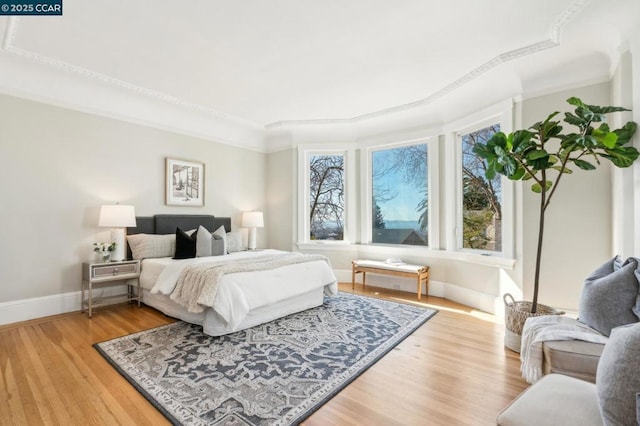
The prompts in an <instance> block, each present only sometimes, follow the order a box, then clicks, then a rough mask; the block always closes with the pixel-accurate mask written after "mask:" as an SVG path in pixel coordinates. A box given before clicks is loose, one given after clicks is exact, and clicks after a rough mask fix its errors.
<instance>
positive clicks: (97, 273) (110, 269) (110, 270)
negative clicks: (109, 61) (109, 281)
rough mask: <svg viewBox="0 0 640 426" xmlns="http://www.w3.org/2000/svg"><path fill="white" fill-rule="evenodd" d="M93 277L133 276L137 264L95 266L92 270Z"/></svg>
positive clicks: (136, 269)
mask: <svg viewBox="0 0 640 426" xmlns="http://www.w3.org/2000/svg"><path fill="white" fill-rule="evenodd" d="M92 272H93V277H96V278H97V277H105V276H117V275H124V274H135V273H137V272H138V263H126V264H124V265H123V264H119V265H105V266H95V267H94V268H93V269H92Z"/></svg>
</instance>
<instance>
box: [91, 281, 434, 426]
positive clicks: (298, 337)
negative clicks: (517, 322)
mask: <svg viewBox="0 0 640 426" xmlns="http://www.w3.org/2000/svg"><path fill="white" fill-rule="evenodd" d="M436 312H437V311H436V310H432V309H425V308H420V307H417V306H412V305H405V304H400V303H395V302H390V301H385V300H380V299H373V298H369V297H363V296H356V295H352V294H348V293H339V294H338V295H337V296H334V297H329V298H325V303H324V304H323V305H321V306H319V307H317V308H313V309H309V310H307V311H303V312H300V313H297V314H293V315H289V316H287V317H284V318H280V319H277V320H274V321H271V322H269V323H266V324H262V325H260V326H256V327H253V328H251V329H248V330H243V331H239V332H236V333H233V334H229V335H226V336H221V337H211V336H208V335H206V334H204V333H203V332H202V327H200V326H197V325H193V324H187V323H185V322H176V323H173V324H168V325H165V326H161V327H158V328H154V329H151V330H146V331H142V332H139V333H135V334H131V335H128V336H124V337H119V338H117V339H113V340H109V341H107V342H102V343H97V344H95V345H94V346H95V347H96V349H97V350H98V351H99V352H100V353H101V354H102V355H103V356H104V357H105V358H106V359H107V360H108V361H109V362H110V363H111V364H112V365H113V366H114V367H115V368H116V369H117V370H118V371H119V372H120V373H121V374H122V375H123V376H124V377H125V378H126V379H127V380H128V381H129V382H130V383H131V384H132V385H133V386H135V387H136V389H138V391H140V392H141V393H142V394H143V395H144V396H145V397H146V398H147V399H148V400H149V401H150V402H151V403H152V404H153V405H155V406H156V408H158V409H159V410H160V411H161V412H162V413H163V414H164V415H165V416H166V417H167V419H169V420H170V421H171V422H172V423H174V424H185V425H186V424H188V425H205V424H206V425H290V424H298V423H300V422H301V421H302V420H304V419H305V418H307V417H308V416H310V415H311V414H312V413H313V412H314V411H315V410H317V409H318V408H320V407H321V406H322V404H324V403H325V402H327V401H328V400H329V399H331V398H332V397H333V396H334V395H336V394H337V393H338V392H339V391H340V390H341V389H343V388H344V387H345V386H347V385H348V384H349V383H350V382H352V381H353V380H354V379H355V378H356V377H358V376H359V375H360V374H362V372H364V371H365V370H366V369H367V368H369V367H370V366H371V365H373V364H374V363H375V362H376V361H378V360H379V359H380V358H381V357H382V356H384V355H385V354H386V353H387V352H389V351H390V350H391V349H392V348H394V347H395V346H396V345H397V344H398V343H400V342H401V341H402V340H403V339H404V338H406V337H407V336H409V335H410V334H411V333H412V332H413V331H415V330H416V329H417V328H418V327H420V326H421V325H422V324H423V323H425V322H426V321H427V320H428V319H429V318H431V317H432V316H433V315H435V314H436Z"/></svg>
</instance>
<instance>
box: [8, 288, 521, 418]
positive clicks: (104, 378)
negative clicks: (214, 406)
mask: <svg viewBox="0 0 640 426" xmlns="http://www.w3.org/2000/svg"><path fill="white" fill-rule="evenodd" d="M340 289H341V291H345V292H352V291H351V284H348V285H347V284H341V285H340ZM355 293H357V294H363V292H362V291H361V290H359V289H358V286H356V291H355ZM365 293H366V294H367V295H370V296H374V297H382V298H386V299H390V300H397V301H402V302H409V303H415V304H419V305H423V306H428V307H432V308H436V309H439V310H440V312H439V313H438V314H437V315H436V316H435V317H433V318H432V319H430V320H429V321H427V323H426V324H424V325H423V326H422V327H421V328H420V329H418V330H417V331H416V332H415V333H414V334H413V335H411V336H409V337H408V338H407V339H406V340H404V341H403V342H402V343H400V345H398V346H397V347H396V348H395V349H394V350H392V351H391V352H390V353H389V354H387V355H386V356H385V357H384V358H383V359H381V360H380V361H379V362H377V363H376V364H375V365H374V366H372V367H371V368H370V369H369V370H367V371H366V372H365V373H363V374H362V375H361V376H360V377H358V378H357V379H356V380H355V381H354V382H353V383H351V384H350V385H349V386H348V387H347V388H345V389H344V390H343V391H342V392H340V393H339V394H338V395H336V396H335V397H334V398H333V399H331V400H330V401H329V402H328V403H326V404H325V405H324V406H323V407H322V408H321V409H320V410H318V411H316V412H315V413H314V414H313V415H312V416H311V417H309V418H308V419H307V420H306V421H305V422H304V424H305V425H491V424H495V416H496V414H497V413H498V412H499V411H500V410H501V409H502V407H504V406H505V405H506V404H507V403H508V402H509V401H511V400H512V399H513V398H514V397H515V396H517V395H518V394H519V393H520V392H521V391H522V390H523V389H524V388H525V387H526V386H527V384H526V383H525V381H524V380H523V379H522V378H521V377H520V372H519V366H520V361H519V359H518V355H517V354H515V353H514V352H511V351H510V350H508V349H505V348H504V347H503V333H504V332H503V325H501V324H496V323H495V318H494V317H493V316H491V315H488V314H484V313H481V312H477V311H474V310H473V309H471V308H468V307H466V306H463V305H459V304H456V303H453V302H450V301H447V300H444V299H441V298H436V297H426V298H423V299H422V301H421V302H417V299H416V295H415V294H411V293H403V292H397V291H391V290H383V289H378V288H375V287H370V286H367V289H366V292H365ZM172 321H173V319H171V318H168V317H165V316H164V315H163V314H161V313H159V312H158V311H156V310H154V309H152V308H149V307H146V306H143V307H142V308H138V307H137V306H135V305H134V304H130V305H127V304H125V305H118V306H113V307H107V308H102V309H99V310H96V311H95V312H94V316H93V318H92V319H91V320H89V319H88V318H87V316H86V314H84V315H83V314H81V313H79V312H77V313H71V314H65V315H59V316H55V317H48V318H43V319H38V320H33V321H28V322H24V323H19V324H12V325H8V326H2V327H0V378H1V379H2V380H1V381H0V424H3V425H5V424H6V425H40V424H43V425H50V424H61V425H75V424H82V425H115V424H121V425H133V424H135V425H162V424H168V422H167V421H166V419H165V418H164V417H163V416H162V414H160V413H159V412H158V411H157V410H156V409H155V408H154V407H153V406H152V405H151V404H150V403H149V402H148V401H147V400H146V399H145V398H144V397H143V396H141V395H140V394H139V393H138V392H137V391H136V390H135V389H134V388H133V387H132V386H131V385H130V384H129V383H128V382H127V381H126V380H125V379H124V378H123V377H122V376H120V374H119V373H118V372H117V371H116V370H115V369H113V368H112V367H111V366H110V365H109V364H108V363H107V362H106V361H105V360H104V359H103V358H102V356H100V355H99V354H98V352H97V351H96V350H95V349H94V348H93V347H92V344H93V343H96V342H101V341H104V340H109V339H112V338H114V337H118V336H123V335H126V334H129V333H133V332H136V331H139V330H145V329H148V328H152V327H156V326H159V325H162V324H167V323H170V322H172Z"/></svg>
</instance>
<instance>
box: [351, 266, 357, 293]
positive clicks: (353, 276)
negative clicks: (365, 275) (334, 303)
mask: <svg viewBox="0 0 640 426" xmlns="http://www.w3.org/2000/svg"><path fill="white" fill-rule="evenodd" d="M355 288H356V268H351V290H355Z"/></svg>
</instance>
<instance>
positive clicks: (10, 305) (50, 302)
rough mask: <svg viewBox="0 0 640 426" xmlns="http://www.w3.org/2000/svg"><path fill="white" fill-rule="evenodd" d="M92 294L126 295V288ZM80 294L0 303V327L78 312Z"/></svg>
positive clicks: (107, 289)
mask: <svg viewBox="0 0 640 426" xmlns="http://www.w3.org/2000/svg"><path fill="white" fill-rule="evenodd" d="M93 293H94V297H96V298H97V297H100V296H105V297H106V296H116V295H121V294H127V287H126V286H125V285H118V286H110V287H103V288H98V289H94V290H93ZM81 294H82V293H81V292H80V291H74V292H71V293H62V294H55V295H52V296H44V297H34V298H32V299H23V300H15V301H12V302H4V303H0V325H5V324H12V323H14V322H20V321H27V320H31V319H35V318H41V317H48V316H51V315H59V314H66V313H68V312H75V311H79V310H80V302H81V297H82V296H81Z"/></svg>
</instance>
